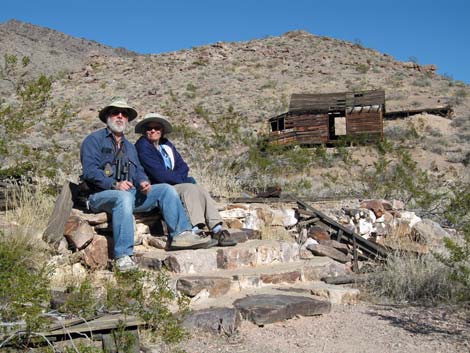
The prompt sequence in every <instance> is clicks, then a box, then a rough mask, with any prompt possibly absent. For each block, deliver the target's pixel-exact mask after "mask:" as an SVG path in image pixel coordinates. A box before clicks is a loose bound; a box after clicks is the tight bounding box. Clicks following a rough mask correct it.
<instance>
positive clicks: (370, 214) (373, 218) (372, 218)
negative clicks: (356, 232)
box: [368, 210, 377, 223]
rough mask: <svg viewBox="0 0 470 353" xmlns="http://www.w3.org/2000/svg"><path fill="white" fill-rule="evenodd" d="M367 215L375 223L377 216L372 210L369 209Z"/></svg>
mask: <svg viewBox="0 0 470 353" xmlns="http://www.w3.org/2000/svg"><path fill="white" fill-rule="evenodd" d="M368 217H369V220H370V222H371V223H375V221H376V220H377V216H376V215H375V213H374V212H373V211H372V210H369V214H368Z"/></svg>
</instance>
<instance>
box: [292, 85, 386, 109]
mask: <svg viewBox="0 0 470 353" xmlns="http://www.w3.org/2000/svg"><path fill="white" fill-rule="evenodd" d="M368 105H382V106H383V107H384V106H385V91H384V90H369V91H356V92H336V93H319V94H296V93H294V94H292V96H291V99H290V105H289V112H300V111H311V112H319V113H326V112H331V111H344V110H346V108H348V107H357V106H368Z"/></svg>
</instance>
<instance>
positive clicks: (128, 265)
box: [114, 255, 138, 272]
mask: <svg viewBox="0 0 470 353" xmlns="http://www.w3.org/2000/svg"><path fill="white" fill-rule="evenodd" d="M114 268H115V269H116V270H118V271H120V272H129V271H135V270H137V269H138V266H137V264H136V263H135V262H134V260H132V258H131V257H130V256H128V255H125V256H123V257H120V258H118V259H116V260H115V261H114Z"/></svg>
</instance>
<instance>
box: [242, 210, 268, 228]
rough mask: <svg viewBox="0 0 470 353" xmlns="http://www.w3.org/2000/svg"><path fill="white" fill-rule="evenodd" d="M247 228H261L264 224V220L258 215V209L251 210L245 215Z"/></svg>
mask: <svg viewBox="0 0 470 353" xmlns="http://www.w3.org/2000/svg"><path fill="white" fill-rule="evenodd" d="M244 223H245V228H248V229H254V230H260V229H261V228H263V226H264V222H263V221H261V219H260V218H259V217H258V215H257V213H256V211H251V212H250V213H248V214H247V215H246V217H245V222H244Z"/></svg>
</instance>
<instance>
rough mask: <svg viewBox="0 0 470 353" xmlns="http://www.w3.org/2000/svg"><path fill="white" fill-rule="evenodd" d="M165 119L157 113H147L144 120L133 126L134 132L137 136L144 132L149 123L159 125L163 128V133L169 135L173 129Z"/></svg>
mask: <svg viewBox="0 0 470 353" xmlns="http://www.w3.org/2000/svg"><path fill="white" fill-rule="evenodd" d="M166 119H167V118H166V117H164V116H163V115H160V114H158V113H149V114H147V115H145V116H144V118H143V119H142V120H141V121H139V122H138V123H137V125H136V126H135V132H136V133H137V134H142V133H143V132H144V131H145V127H146V126H147V125H148V124H150V123H159V124H161V125H162V126H163V132H164V133H165V134H169V133H170V132H172V131H173V127H172V126H171V124H170V122H169V121H168V120H166Z"/></svg>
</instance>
